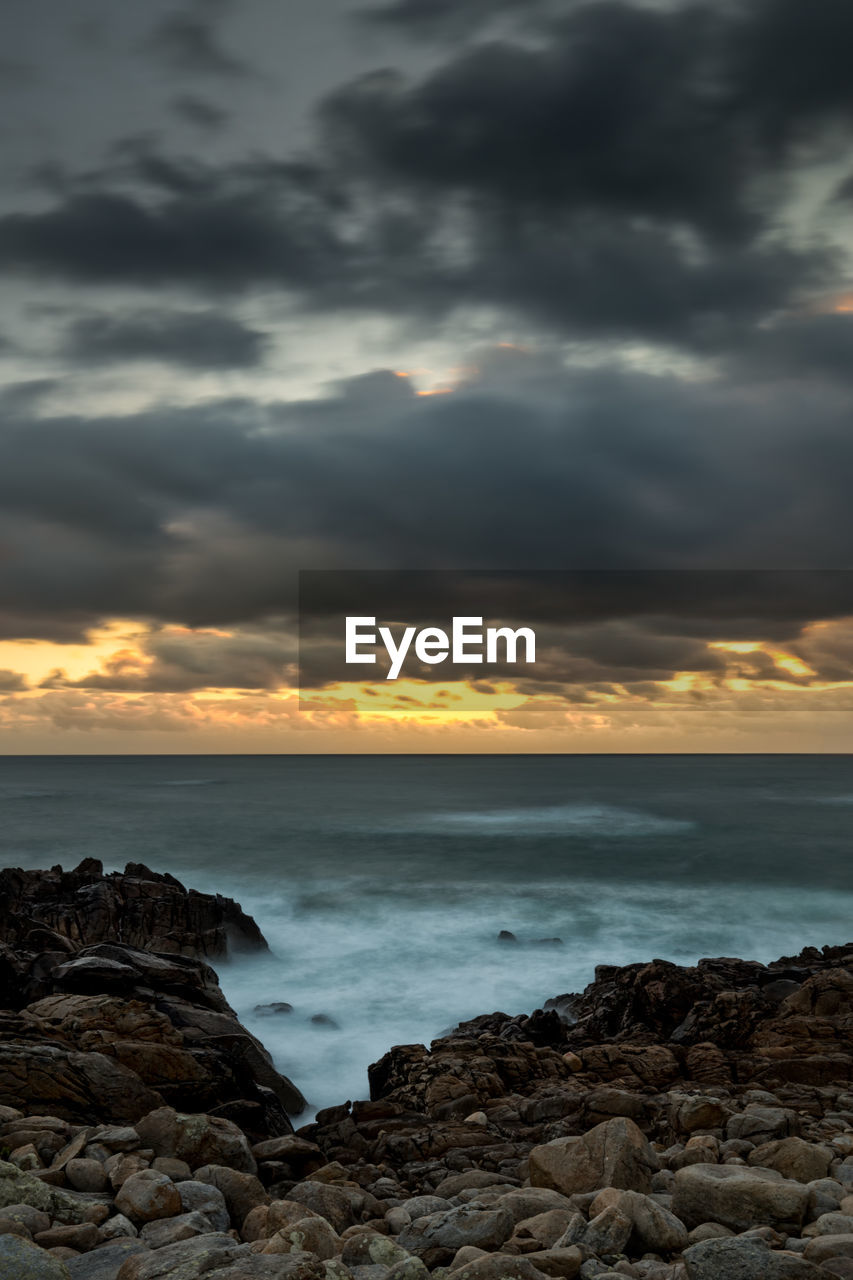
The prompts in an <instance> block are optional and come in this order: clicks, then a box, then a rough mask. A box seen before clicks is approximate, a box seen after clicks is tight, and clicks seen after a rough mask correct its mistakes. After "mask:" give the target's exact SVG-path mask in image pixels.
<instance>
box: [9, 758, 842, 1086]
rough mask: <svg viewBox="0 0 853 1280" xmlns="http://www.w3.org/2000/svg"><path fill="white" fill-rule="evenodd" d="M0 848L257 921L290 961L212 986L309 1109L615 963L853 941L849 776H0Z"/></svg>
mask: <svg viewBox="0 0 853 1280" xmlns="http://www.w3.org/2000/svg"><path fill="white" fill-rule="evenodd" d="M0 832H2V837H0V838H2V842H3V848H2V854H3V856H2V859H0V860H1V861H2V864H3V865H5V866H25V867H45V866H51V865H53V864H55V863H57V862H59V863H61V864H62V865H63V866H64V867H67V868H70V867H73V866H75V865H76V864H77V862H79V860H80V859H81V858H83V857H86V856H93V857H96V858H100V859H102V860H103V862H104V864H105V866H106V868H107V869H108V870H111V869H116V868H121V867H123V866H124V864H125V863H126V862H128V861H141V862H145V863H147V864H148V865H149V866H151V867H153V868H154V869H155V870H158V871H170V872H171V873H172V874H173V875H176V876H177V877H178V878H179V879H181V880H182V881H183V882H184V883H185V884H187V885H188V886H191V887H194V888H197V889H201V890H205V891H208V892H219V893H224V894H226V895H228V896H230V897H234V898H236V899H237V900H238V901H239V902H241V903H242V905H243V907H244V908H245V909H246V910H247V911H249V912H250V913H251V914H252V915H253V916H254V917H255V918H256V920H257V921H258V923H259V924H260V926H261V928H262V929H263V931H264V933H265V935H266V937H267V938H268V940H269V943H270V946H271V948H272V953H271V954H270V955H269V956H262V957H253V958H240V959H235V960H233V961H230V962H228V963H226V964H221V965H220V966H219V974H220V979H221V981H222V984H223V987H224V990H225V993H226V995H227V997H228V999H229V1000H230V1001H231V1003H232V1004H233V1005H234V1007H235V1009H236V1010H237V1012H238V1014H239V1015H240V1017H241V1018H242V1020H243V1021H244V1022H245V1023H246V1025H247V1026H249V1027H250V1028H251V1029H252V1030H253V1031H254V1032H255V1033H256V1034H257V1035H259V1036H260V1038H261V1039H262V1040H263V1041H264V1043H265V1044H266V1045H267V1046H268V1047H269V1049H270V1050H271V1052H272V1053H273V1054H274V1056H275V1058H276V1062H277V1065H278V1067H279V1069H280V1070H282V1071H284V1072H285V1073H286V1074H287V1075H290V1076H291V1077H292V1078H293V1079H294V1080H295V1081H296V1083H297V1084H298V1085H299V1086H300V1088H301V1089H302V1090H303V1092H304V1093H305V1094H306V1096H307V1097H308V1098H309V1100H310V1102H311V1104H312V1106H313V1107H320V1106H327V1105H330V1104H332V1103H336V1102H340V1101H343V1100H345V1099H346V1098H356V1097H366V1096H367V1077H366V1070H367V1065H368V1063H370V1062H372V1061H374V1060H375V1059H376V1058H378V1057H379V1056H380V1055H381V1054H382V1053H383V1052H384V1051H385V1050H386V1049H387V1048H389V1047H390V1046H391V1045H392V1044H405V1043H413V1042H429V1040H430V1039H431V1038H433V1037H434V1036H436V1035H439V1034H441V1033H442V1032H443V1031H445V1030H446V1029H447V1028H449V1027H450V1026H452V1025H453V1024H454V1023H456V1022H457V1021H459V1020H460V1019H462V1018H468V1017H472V1016H474V1015H476V1014H478V1013H488V1012H492V1011H494V1010H496V1009H502V1010H504V1011H505V1012H507V1013H520V1012H529V1011H530V1010H532V1009H533V1008H535V1007H536V1006H538V1005H540V1004H541V1003H542V1002H543V1001H544V1000H545V999H547V998H548V997H549V996H552V995H556V994H559V993H562V992H565V991H573V990H580V989H582V988H583V987H584V986H585V985H586V983H587V982H589V981H590V980H591V979H592V976H593V969H594V966H595V965H596V964H598V963H602V962H604V963H628V962H630V961H635V960H647V959H650V958H652V957H654V956H661V957H663V958H665V959H670V960H675V961H679V962H682V963H691V962H694V961H695V960H697V959H699V958H700V957H701V956H707V955H737V956H744V957H750V958H756V959H759V960H770V959H774V958H776V957H777V956H779V955H782V954H791V953H793V952H796V951H798V950H800V949H801V948H802V947H803V946H806V945H809V944H816V945H822V944H824V943H843V942H847V941H850V940H851V939H853V921H851V906H852V905H853V859H851V856H850V855H851V850H852V849H853V840H851V835H853V757H849V756H523V757H519V756H509V757H508V756H462V757H460V756H441V757H435V756H393V757H390V756H359V757H351V756H333V757H328V756H326V757H322V756H308V757H291V756H277V757H267V756H263V757H258V756H232V757H229V756H204V757H191V756H190V757H188V756H180V757H177V756H175V757H162V756H161V757H128V756H124V757H109V758H106V757H91V756H90V757H83V758H80V757H14V758H13V757H5V758H0ZM501 929H506V930H510V931H511V932H513V933H514V934H515V935H516V936H517V938H518V939H519V942H518V944H517V945H513V944H511V943H510V944H506V943H499V942H498V941H497V935H498V932H499V931H500V930H501ZM555 937H558V938H560V939H562V945H556V944H553V943H551V944H545V943H541V942H539V941H538V940H540V939H547V938H555ZM273 1001H286V1002H288V1003H290V1004H291V1005H293V1012H292V1013H289V1014H276V1015H264V1014H262V1013H256V1012H255V1006H256V1005H262V1004H267V1003H270V1002H273ZM318 1014H320V1015H325V1019H326V1020H331V1023H332V1024H334V1025H329V1022H328V1021H326V1020H324V1021H322V1022H312V1020H311V1019H312V1018H313V1017H315V1016H316V1015H318Z"/></svg>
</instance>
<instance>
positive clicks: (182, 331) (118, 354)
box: [62, 309, 268, 369]
mask: <svg viewBox="0 0 853 1280" xmlns="http://www.w3.org/2000/svg"><path fill="white" fill-rule="evenodd" d="M267 342H268V339H267V337H266V335H264V334H263V333H261V332H259V331H258V330H257V329H252V328H249V327H248V326H247V325H244V324H242V323H241V322H240V321H239V320H236V319H233V318H231V317H229V316H227V315H222V314H220V313H219V312H216V311H166V310H163V311H158V310H153V309H149V310H142V311H137V312H132V313H129V314H125V315H109V314H101V315H86V316H80V317H79V318H78V319H76V320H74V321H73V322H72V323H71V324H70V325H69V326H68V329H67V330H66V335H65V340H64V343H63V347H62V350H63V354H64V355H65V356H67V357H68V358H69V359H71V360H73V361H75V362H76V363H78V364H81V365H93V364H110V363H113V362H116V361H124V360H157V361H161V362H165V363H168V364H177V365H182V366H184V367H186V368H189V369H247V368H253V367H255V366H257V365H259V364H260V363H261V362H262V360H263V356H264V351H265V348H266V346H267Z"/></svg>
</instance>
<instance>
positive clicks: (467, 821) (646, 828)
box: [395, 804, 695, 839]
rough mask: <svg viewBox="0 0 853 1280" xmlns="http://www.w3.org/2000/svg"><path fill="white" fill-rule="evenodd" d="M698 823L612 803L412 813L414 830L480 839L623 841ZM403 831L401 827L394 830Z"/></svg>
mask: <svg viewBox="0 0 853 1280" xmlns="http://www.w3.org/2000/svg"><path fill="white" fill-rule="evenodd" d="M694 826H695V823H693V822H691V821H688V820H683V819H679V818H661V817H657V816H656V815H655V814H652V813H643V812H642V811H639V810H635V809H623V808H620V807H618V806H617V805H609V804H558V805H544V806H539V807H530V808H516V809H490V810H474V811H470V812H465V811H462V812H458V813H455V812H449V813H428V814H415V815H413V818H412V822H411V825H410V826H409V827H408V828H405V829H409V830H419V831H427V832H429V831H436V832H439V831H440V832H443V833H446V834H458V835H476V834H477V833H478V832H482V833H483V834H484V835H492V834H499V835H500V834H503V835H513V834H517V835H525V834H528V833H529V834H532V835H566V836H572V835H577V836H590V835H593V836H604V837H606V838H613V839H622V838H626V837H630V838H637V837H642V836H653V835H667V834H677V833H678V832H680V831H690V830H691V829H692V828H693V827H694ZM395 829H396V830H399V829H401V828H399V827H398V828H395Z"/></svg>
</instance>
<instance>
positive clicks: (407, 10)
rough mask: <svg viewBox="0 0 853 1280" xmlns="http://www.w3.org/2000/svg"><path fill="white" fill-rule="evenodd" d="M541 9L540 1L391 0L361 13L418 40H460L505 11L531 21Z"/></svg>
mask: <svg viewBox="0 0 853 1280" xmlns="http://www.w3.org/2000/svg"><path fill="white" fill-rule="evenodd" d="M537 9H544V6H543V5H542V4H541V3H539V2H538V0H388V2H387V3H384V4H373V5H366V6H365V7H364V8H363V9H361V10H359V11H357V16H358V17H359V18H360V19H361V20H362V21H364V22H369V23H371V24H372V25H374V26H379V27H383V26H384V27H388V28H389V29H390V30H396V31H399V32H401V33H403V34H405V35H407V36H409V37H410V38H411V39H415V40H422V39H424V38H426V39H431V40H458V39H459V38H460V37H464V36H467V35H470V34H471V33H472V32H475V31H477V30H478V29H479V28H481V27H484V26H486V25H488V24H489V23H490V22H492V21H493V20H494V19H495V18H496V17H500V16H502V15H504V14H508V15H510V16H516V17H519V18H522V17H523V18H524V19H525V20H526V21H528V22H529V21H530V20H531V17H532V16H534V15H535V14H536V11H537Z"/></svg>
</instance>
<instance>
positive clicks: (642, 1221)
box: [590, 1188, 687, 1253]
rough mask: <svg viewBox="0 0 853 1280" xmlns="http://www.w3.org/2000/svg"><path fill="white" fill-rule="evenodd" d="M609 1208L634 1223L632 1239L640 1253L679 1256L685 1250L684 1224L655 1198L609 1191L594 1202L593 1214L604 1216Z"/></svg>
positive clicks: (629, 1192) (685, 1235) (628, 1192)
mask: <svg viewBox="0 0 853 1280" xmlns="http://www.w3.org/2000/svg"><path fill="white" fill-rule="evenodd" d="M607 1205H612V1206H614V1207H615V1208H616V1209H618V1210H619V1212H620V1213H621V1214H623V1215H624V1216H625V1217H626V1218H628V1219H629V1221H630V1222H631V1224H632V1232H631V1237H630V1239H631V1241H632V1243H633V1244H634V1245H635V1246H636V1251H637V1252H638V1253H645V1252H647V1251H648V1252H652V1253H677V1252H679V1251H680V1250H682V1249H684V1248H685V1246H686V1244H687V1228H686V1227H685V1225H684V1223H683V1222H682V1221H681V1219H680V1218H677V1217H676V1216H675V1214H674V1213H670V1211H669V1210H668V1209H665V1208H664V1206H663V1205H662V1204H659V1203H658V1201H657V1200H654V1199H652V1197H651V1196H645V1195H642V1194H641V1193H640V1192H639V1191H620V1190H618V1189H617V1188H608V1189H607V1190H605V1191H602V1192H601V1193H600V1194H599V1195H598V1196H596V1198H595V1200H593V1202H592V1204H591V1205H590V1214H595V1213H599V1212H601V1210H602V1209H603V1208H605V1207H606V1206H607Z"/></svg>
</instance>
